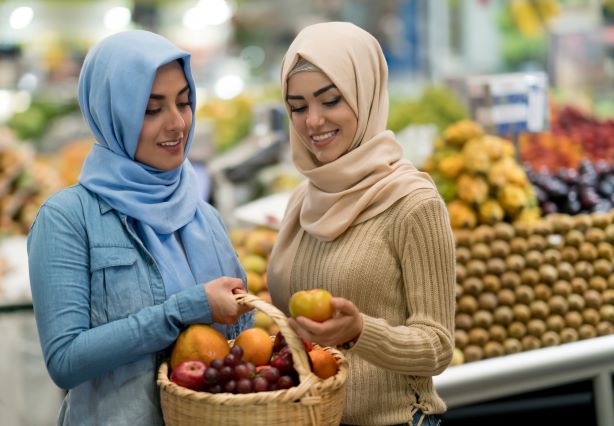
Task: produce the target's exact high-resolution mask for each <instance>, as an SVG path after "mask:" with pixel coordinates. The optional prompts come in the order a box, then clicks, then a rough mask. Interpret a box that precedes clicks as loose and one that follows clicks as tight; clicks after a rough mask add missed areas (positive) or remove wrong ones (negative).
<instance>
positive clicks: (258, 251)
mask: <svg viewBox="0 0 614 426" xmlns="http://www.w3.org/2000/svg"><path fill="white" fill-rule="evenodd" d="M276 238H277V232H276V231H274V230H272V229H269V228H265V227H234V228H232V229H231V230H230V241H231V242H232V245H233V247H234V248H235V250H236V252H237V256H238V257H239V261H240V262H241V265H242V266H243V268H244V269H245V274H246V276H247V291H248V292H249V293H250V294H253V295H255V296H258V297H259V298H261V299H262V300H264V301H266V302H268V303H271V296H270V295H269V292H268V287H267V281H266V270H267V265H268V260H269V256H270V254H271V250H273V245H274V244H275V239H276ZM254 319H255V326H256V327H260V328H262V329H265V330H267V331H268V332H269V334H270V335H275V333H277V332H278V331H279V328H278V326H277V325H276V324H275V322H274V321H273V320H272V319H271V318H270V317H269V316H268V315H267V314H266V313H265V312H263V311H254Z"/></svg>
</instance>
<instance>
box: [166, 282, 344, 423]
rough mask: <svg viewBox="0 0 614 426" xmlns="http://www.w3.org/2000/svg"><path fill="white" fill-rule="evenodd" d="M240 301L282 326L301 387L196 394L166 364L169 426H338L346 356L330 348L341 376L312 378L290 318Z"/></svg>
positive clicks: (249, 298)
mask: <svg viewBox="0 0 614 426" xmlns="http://www.w3.org/2000/svg"><path fill="white" fill-rule="evenodd" d="M235 297H236V298H237V301H238V302H239V303H241V304H245V305H248V306H251V307H254V308H256V309H258V310H260V311H262V312H264V313H266V314H267V315H269V316H270V317H271V318H272V319H273V321H275V323H276V324H277V325H278V326H279V329H280V331H281V333H282V334H283V335H284V337H285V339H286V342H287V343H288V346H289V347H290V350H291V351H292V359H293V361H294V368H295V369H296V371H297V372H298V374H299V378H300V383H299V385H298V386H295V387H292V388H290V389H284V390H276V391H269V392H259V393H249V394H230V393H219V394H211V393H207V392H195V391H192V390H190V389H187V388H184V387H181V386H178V385H176V384H175V383H173V382H171V381H170V380H169V378H168V364H167V363H166V362H165V363H163V364H162V365H161V366H160V369H159V370H158V385H159V386H160V399H161V403H162V413H163V415H164V421H165V423H166V425H167V426H191V425H208V426H216V425H219V426H231V425H237V426H239V425H240V426H246V425H253V426H259V425H262V426H271V425H288V426H299V425H311V426H327V425H331V426H332V425H335V426H336V425H338V424H339V422H340V421H341V413H342V410H343V404H344V398H345V381H346V378H347V372H348V367H347V361H346V360H345V358H344V356H343V355H342V354H341V352H339V351H337V350H336V349H333V348H330V347H324V348H323V349H324V350H326V351H329V352H331V353H332V354H333V356H334V357H335V359H336V360H337V362H338V364H339V371H338V372H337V374H335V375H334V376H333V377H330V378H328V379H326V380H321V379H320V378H318V377H317V376H316V375H314V374H313V373H312V372H311V370H310V368H309V362H308V360H307V354H306V352H305V351H304V349H303V343H302V341H301V339H300V338H299V337H298V336H297V335H296V334H295V333H294V331H293V330H292V328H290V326H289V325H288V321H287V318H286V316H285V315H284V314H283V313H282V312H281V311H280V310H279V309H277V308H276V307H274V306H272V305H271V304H269V303H267V302H265V301H264V300H262V299H260V298H258V297H256V296H253V295H250V294H238V295H236V296H235ZM231 343H232V342H231Z"/></svg>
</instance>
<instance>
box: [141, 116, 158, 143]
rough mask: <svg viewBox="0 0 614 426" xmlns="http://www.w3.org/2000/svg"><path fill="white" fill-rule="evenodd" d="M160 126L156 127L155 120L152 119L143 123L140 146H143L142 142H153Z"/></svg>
mask: <svg viewBox="0 0 614 426" xmlns="http://www.w3.org/2000/svg"><path fill="white" fill-rule="evenodd" d="M157 127H158V126H157V125H156V122H155V120H151V119H149V120H148V119H145V121H143V127H141V135H140V136H139V145H140V144H141V142H147V141H149V140H151V139H152V138H155V136H156V133H157V131H156V128H157Z"/></svg>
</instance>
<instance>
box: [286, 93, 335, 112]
mask: <svg viewBox="0 0 614 426" xmlns="http://www.w3.org/2000/svg"><path fill="white" fill-rule="evenodd" d="M341 99H342V97H341V96H335V97H334V98H333V99H331V100H330V101H326V102H322V104H323V105H324V106H326V107H329V108H332V107H334V106H335V105H337V104H338V103H339V102H340V101H341ZM306 110H307V105H303V106H293V105H290V112H296V113H301V112H304V111H306Z"/></svg>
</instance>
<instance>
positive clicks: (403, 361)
mask: <svg viewBox="0 0 614 426" xmlns="http://www.w3.org/2000/svg"><path fill="white" fill-rule="evenodd" d="M425 195H426V196H425ZM416 201H417V202H416ZM406 204H407V205H408V206H410V205H411V207H408V208H405V207H404V208H401V209H397V215H396V217H393V218H392V222H393V223H392V224H391V227H390V231H391V235H390V238H391V240H392V241H393V245H394V249H395V251H396V252H397V253H398V256H399V259H400V263H401V268H402V275H403V284H404V291H405V301H406V304H407V311H408V312H409V316H408V318H407V319H406V321H405V324H404V325H400V326H391V325H390V324H389V323H388V322H386V321H385V320H384V319H381V318H373V317H370V316H368V315H365V314H363V330H362V333H361V335H360V338H359V339H358V341H357V342H356V344H355V346H354V347H353V349H352V352H354V353H356V354H357V355H359V356H360V357H362V358H364V359H365V360H367V361H368V362H370V363H372V364H374V365H376V366H379V367H382V368H385V369H388V370H393V371H395V372H397V373H399V374H406V375H414V376H433V375H437V374H440V373H441V372H443V371H444V370H445V368H446V367H447V366H448V364H449V363H450V361H451V359H452V351H453V349H454V337H453V335H454V308H455V306H454V304H455V294H454V285H455V254H454V250H455V244H454V236H453V233H452V229H451V227H450V223H449V217H448V213H447V210H446V207H445V205H444V203H443V201H442V200H441V198H439V196H438V195H436V194H435V195H433V194H432V192H430V191H429V192H427V193H426V194H424V193H423V194H422V196H419V197H418V200H414V202H413V203H406Z"/></svg>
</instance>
